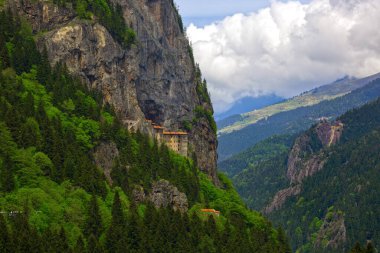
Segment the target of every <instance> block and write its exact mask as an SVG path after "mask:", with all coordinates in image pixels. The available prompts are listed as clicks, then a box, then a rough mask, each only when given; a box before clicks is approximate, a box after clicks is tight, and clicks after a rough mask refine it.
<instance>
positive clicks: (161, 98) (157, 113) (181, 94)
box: [8, 0, 219, 184]
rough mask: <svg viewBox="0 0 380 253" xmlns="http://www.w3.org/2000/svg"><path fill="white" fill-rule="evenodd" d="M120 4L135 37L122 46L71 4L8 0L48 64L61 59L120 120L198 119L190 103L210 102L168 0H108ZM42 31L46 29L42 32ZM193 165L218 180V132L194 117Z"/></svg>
mask: <svg viewBox="0 0 380 253" xmlns="http://www.w3.org/2000/svg"><path fill="white" fill-rule="evenodd" d="M112 2H113V3H114V4H120V5H121V6H122V9H123V13H124V18H125V20H126V22H127V24H128V25H129V26H130V27H131V28H132V29H133V30H134V31H135V32H136V35H137V43H136V45H135V46H132V47H131V48H129V49H125V48H122V47H121V46H120V45H119V43H117V42H116V41H115V40H114V39H113V37H112V36H111V35H110V33H109V32H108V31H107V29H106V28H105V27H103V26H102V25H100V24H99V23H97V22H96V20H92V21H88V20H87V21H86V20H80V19H78V18H77V17H76V16H75V13H74V11H73V10H72V8H70V6H67V7H57V6H56V5H53V4H52V3H49V2H45V1H42V0H41V1H31V0H24V1H23V2H22V4H21V3H20V2H18V1H8V5H10V6H11V7H12V8H13V9H15V10H16V11H18V12H19V13H20V14H21V15H23V16H25V17H26V18H27V19H28V20H29V21H30V22H31V23H32V27H33V30H34V32H35V33H36V34H37V33H39V36H38V45H39V47H40V48H41V49H42V48H44V47H46V49H47V52H48V55H49V58H50V60H51V62H52V64H54V63H57V62H60V61H63V62H64V63H66V65H67V66H68V68H69V70H70V71H71V72H72V73H74V74H76V75H78V76H80V77H81V78H82V79H83V80H84V81H85V82H86V83H87V85H88V87H90V88H92V89H96V90H98V91H100V92H101V93H102V94H103V98H104V102H105V103H110V104H111V105H113V106H114V108H115V110H116V112H117V113H118V115H119V117H120V118H121V119H122V120H123V121H125V122H126V121H129V120H133V121H135V122H138V124H137V125H138V127H139V128H140V130H142V131H145V132H149V131H148V130H149V129H147V128H146V127H144V122H145V119H150V120H152V121H153V122H155V123H157V124H160V125H162V126H164V127H165V128H167V129H172V130H179V129H181V128H183V127H184V123H185V122H186V121H187V122H192V120H193V119H194V118H195V108H196V107H197V106H202V107H203V108H205V109H207V110H209V111H212V106H211V105H210V104H208V103H207V102H204V101H202V98H201V96H200V95H198V94H197V89H196V86H197V78H196V67H195V64H194V62H193V59H192V55H191V52H190V51H191V50H190V47H189V42H188V40H187V39H186V36H185V34H184V33H183V31H182V28H181V25H180V22H179V20H180V19H179V15H178V13H177V11H176V8H175V7H174V4H173V2H172V0H129V1H125V0H112ZM42 31H43V33H42ZM189 143H190V150H192V151H193V152H194V153H195V155H196V156H197V162H198V166H199V167H200V169H201V170H202V171H204V172H205V173H207V174H208V175H209V177H210V178H212V179H213V181H214V183H215V184H218V183H219V181H218V177H217V172H216V160H217V155H216V147H217V140H216V134H215V133H214V132H213V130H212V128H211V126H210V124H209V122H208V121H207V120H206V119H203V118H201V119H200V120H197V121H196V122H195V123H194V124H193V126H192V129H191V131H190V132H189Z"/></svg>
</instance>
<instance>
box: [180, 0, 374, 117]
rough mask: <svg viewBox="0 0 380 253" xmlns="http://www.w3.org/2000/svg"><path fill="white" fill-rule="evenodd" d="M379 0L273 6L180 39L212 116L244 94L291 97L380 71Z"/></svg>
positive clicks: (317, 0) (322, 0)
mask: <svg viewBox="0 0 380 253" xmlns="http://www.w3.org/2000/svg"><path fill="white" fill-rule="evenodd" d="M379 13H380V1H379V0H313V1H311V2H310V3H309V4H302V3H300V2H298V1H290V2H286V3H285V2H280V1H273V2H272V4H271V6H270V7H268V8H265V9H261V10H259V11H258V12H255V13H251V14H249V15H244V14H235V15H233V16H230V17H227V18H225V19H224V20H222V21H220V22H216V23H213V24H211V25H208V26H205V27H204V28H198V27H196V26H194V25H190V26H189V27H188V29H187V34H188V36H189V38H190V40H191V41H192V45H193V48H194V54H195V58H196V60H197V62H199V64H200V67H201V69H202V72H203V75H204V76H205V78H206V79H207V81H208V84H209V89H210V93H211V96H212V99H213V102H214V106H215V109H216V111H217V112H221V111H223V110H226V109H227V108H228V107H229V106H230V105H231V104H232V103H233V102H234V101H236V100H237V99H239V98H241V97H244V96H247V95H250V96H257V95H266V94H272V93H274V94H276V95H279V96H283V97H291V96H294V95H297V94H298V93H300V92H302V91H305V90H309V89H311V88H313V87H316V86H317V85H320V84H323V83H328V82H330V81H332V80H334V79H336V78H339V77H341V76H343V75H346V74H347V75H351V76H357V77H363V76H366V75H370V74H374V73H376V72H380V32H379V31H378V29H379V27H380V15H379Z"/></svg>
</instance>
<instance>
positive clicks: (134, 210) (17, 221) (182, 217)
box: [0, 1, 290, 253]
mask: <svg viewBox="0 0 380 253" xmlns="http://www.w3.org/2000/svg"><path fill="white" fill-rule="evenodd" d="M65 2H66V1H61V2H60V4H64V3H65ZM75 3H76V4H77V6H76V8H77V10H78V9H79V10H81V9H80V8H79V7H78V4H79V3H82V1H81V2H80V1H77V2H75ZM83 3H100V4H102V3H103V4H104V3H106V2H104V1H83ZM89 6H90V5H87V6H85V7H86V8H84V9H85V10H86V11H88V8H90V7H89ZM95 6H97V5H96V4H93V5H91V8H95ZM108 7H109V5H108ZM79 10H78V14H79V15H81V13H80V12H79ZM117 12H118V11H117V9H116V13H117ZM91 13H93V14H94V15H101V14H102V13H101V12H97V11H95V10H94V11H93V12H91ZM112 15H113V14H112ZM112 15H111V16H112ZM85 18H86V17H85ZM105 26H106V27H107V24H105ZM125 27H126V26H125ZM115 35H116V36H119V35H120V34H119V35H118V32H116V33H115ZM0 92H1V93H0V179H1V180H0V212H1V213H0V249H1V250H0V251H1V252H126V251H127V252H233V251H234V252H268V253H270V252H280V253H281V252H290V248H289V246H288V243H287V239H286V237H285V234H284V232H283V230H282V229H278V230H276V229H274V228H273V227H272V225H271V223H270V222H269V221H268V220H267V219H265V218H264V217H263V216H262V215H261V214H259V213H258V212H254V211H249V210H248V209H246V208H245V206H244V204H243V202H242V200H241V199H240V197H239V196H238V194H237V193H236V191H235V190H234V189H233V187H232V185H231V183H230V182H229V180H228V179H227V178H226V177H224V176H222V175H220V181H221V182H222V187H221V188H217V187H216V186H214V184H213V183H212V182H211V181H210V179H209V178H208V177H207V176H206V175H205V174H203V173H201V172H200V171H199V169H198V168H197V164H196V159H194V160H192V159H187V158H184V157H181V156H179V155H177V154H175V153H173V152H171V151H170V150H169V149H168V148H167V147H166V146H165V145H158V143H157V142H156V141H154V140H152V139H149V137H147V136H145V135H143V134H141V133H139V132H137V133H130V132H128V131H127V129H126V128H124V127H123V126H122V124H121V123H120V122H119V120H118V118H117V116H116V114H115V112H114V110H113V108H112V106H110V105H108V104H104V103H103V100H102V98H101V96H100V95H99V94H98V93H97V92H95V91H91V90H88V89H87V88H86V86H85V85H84V84H83V83H82V82H81V81H80V79H78V78H76V77H74V76H71V75H70V74H69V73H68V71H67V68H66V67H65V66H64V65H63V64H57V65H56V66H53V67H52V66H50V64H49V60H48V57H47V54H46V50H42V52H40V51H38V50H37V47H36V44H35V41H34V35H33V34H32V32H31V28H30V27H29V25H28V23H27V22H26V21H25V20H23V19H22V18H21V17H19V16H17V15H15V14H13V13H12V12H11V11H2V12H0ZM104 143H114V144H115V145H116V147H117V149H118V150H119V153H120V154H119V156H118V158H117V159H116V162H115V163H114V165H113V168H112V172H111V175H110V177H111V178H106V177H105V176H104V173H103V171H102V168H100V167H98V166H96V164H95V163H94V160H95V158H94V150H96V148H97V147H98V146H99V145H101V144H104ZM110 179H111V180H112V184H111V182H110ZM161 179H165V180H167V181H169V182H170V183H171V184H172V185H174V186H175V187H177V188H178V190H179V191H181V192H183V193H185V194H186V196H187V198H188V201H189V211H188V212H185V213H180V212H178V211H174V210H173V209H172V208H170V207H168V208H156V207H154V206H152V204H151V203H150V202H149V201H141V202H138V201H135V199H134V198H133V196H132V195H133V194H132V192H133V189H134V188H135V187H136V186H137V187H141V188H142V189H143V190H144V191H145V192H146V193H147V194H148V193H149V191H151V187H152V184H153V183H154V182H156V181H158V180H161ZM201 208H215V209H217V210H219V211H220V212H221V215H220V216H216V215H215V216H214V215H205V214H204V213H202V212H201V211H200V209H201Z"/></svg>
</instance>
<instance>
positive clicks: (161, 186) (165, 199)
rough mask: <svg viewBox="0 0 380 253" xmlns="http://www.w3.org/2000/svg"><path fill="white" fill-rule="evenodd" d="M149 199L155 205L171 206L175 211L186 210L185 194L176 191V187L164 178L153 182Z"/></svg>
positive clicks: (182, 211)
mask: <svg viewBox="0 0 380 253" xmlns="http://www.w3.org/2000/svg"><path fill="white" fill-rule="evenodd" d="M149 200H150V201H151V202H152V203H153V204H154V205H155V206H156V207H167V206H172V207H173V209H174V210H175V211H180V212H181V213H185V212H187V209H188V206H189V204H188V201H187V197H186V194H184V193H182V192H180V191H178V189H177V187H174V186H172V185H171V184H170V183H169V182H168V181H166V180H160V181H158V182H156V183H154V184H153V187H152V192H151V193H150V194H149Z"/></svg>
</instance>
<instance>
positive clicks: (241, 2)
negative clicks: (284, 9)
mask: <svg viewBox="0 0 380 253" xmlns="http://www.w3.org/2000/svg"><path fill="white" fill-rule="evenodd" d="M175 2H176V4H177V5H178V7H179V10H180V13H181V15H182V18H183V20H184V23H185V25H186V26H188V25H189V24H190V23H193V24H195V25H197V26H204V25H207V24H210V23H212V22H214V21H217V20H222V19H223V18H224V17H226V16H230V15H233V14H236V13H244V14H248V13H251V12H255V11H257V10H259V9H262V8H265V7H268V6H269V5H270V3H271V2H273V1H270V0H175ZM284 2H286V1H284ZM300 2H302V3H308V2H310V0H301V1H300Z"/></svg>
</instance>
